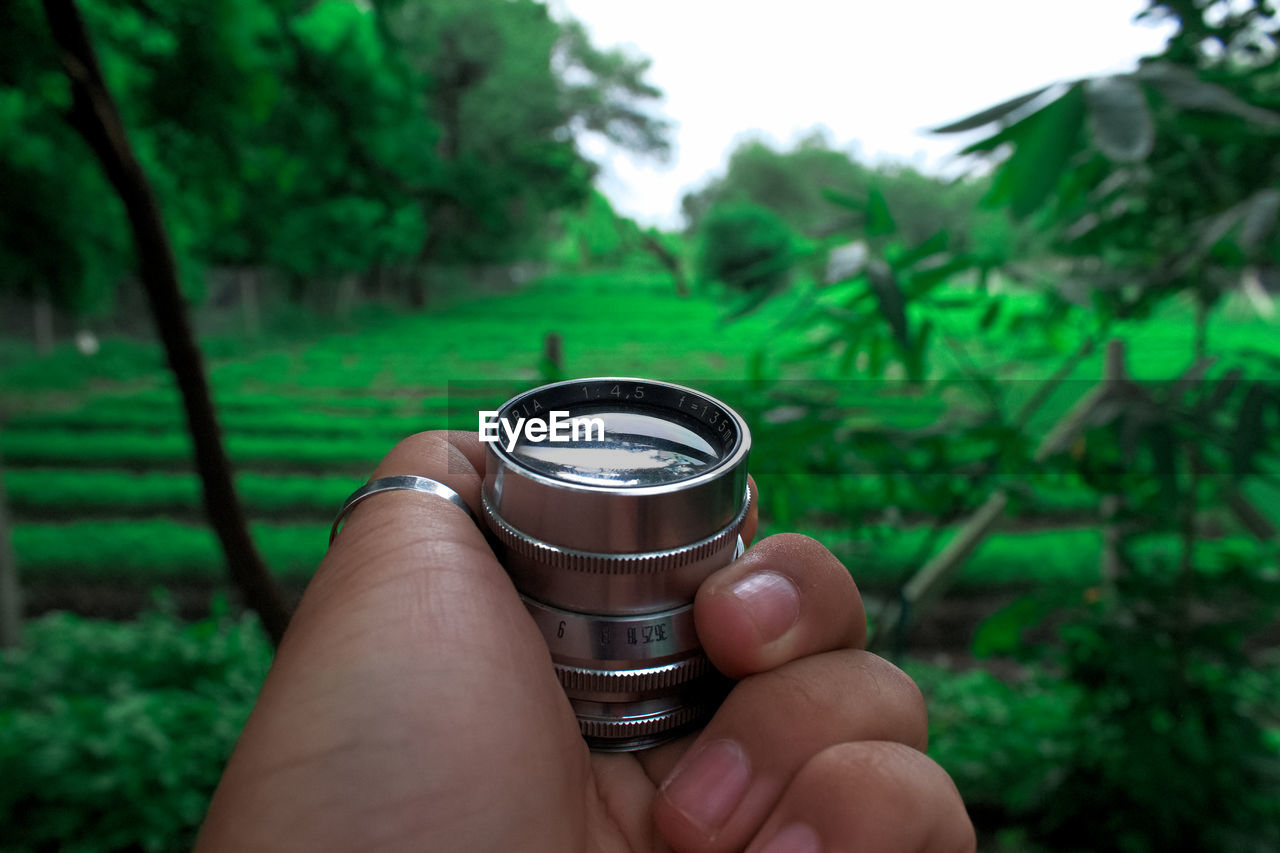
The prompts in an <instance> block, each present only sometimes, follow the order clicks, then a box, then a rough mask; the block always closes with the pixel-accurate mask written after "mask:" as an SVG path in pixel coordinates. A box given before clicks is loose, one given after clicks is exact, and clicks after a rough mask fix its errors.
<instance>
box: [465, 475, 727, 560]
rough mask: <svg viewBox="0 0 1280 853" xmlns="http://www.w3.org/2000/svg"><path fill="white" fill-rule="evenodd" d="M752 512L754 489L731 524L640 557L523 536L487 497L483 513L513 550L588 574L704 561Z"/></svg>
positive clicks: (527, 556)
mask: <svg viewBox="0 0 1280 853" xmlns="http://www.w3.org/2000/svg"><path fill="white" fill-rule="evenodd" d="M750 509H751V490H750V489H747V490H746V495H745V496H744V497H743V500H742V509H741V510H739V512H738V515H737V516H736V517H735V518H734V519H733V521H731V522H729V524H728V525H727V526H726V527H724V528H723V529H721V530H720V531H718V532H717V533H715V534H713V535H711V536H710V537H708V538H706V539H703V540H702V541H700V542H694V543H693V544H691V545H685V546H683V547H681V548H672V549H670V550H666V551H647V552H643V553H639V554H597V553H592V552H589V551H576V550H574V549H572V548H560V547H557V546H555V545H551V544H549V543H547V542H543V541H542V540H540V539H535V538H533V537H532V536H529V535H527V534H525V533H521V532H520V531H519V530H516V529H515V528H514V527H512V526H511V525H509V524H507V522H506V521H504V520H503V519H502V517H501V516H499V515H498V514H497V512H495V511H494V509H493V507H492V506H491V505H490V504H489V499H488V497H487V496H486V497H485V498H484V512H485V515H486V516H487V517H488V520H489V527H490V529H491V530H493V533H494V535H495V536H497V538H498V541H499V542H501V543H502V545H503V546H504V547H506V548H508V549H510V550H511V551H513V552H515V553H517V554H520V555H521V556H523V557H526V558H528V559H530V560H535V561H537V562H538V563H539V564H541V565H543V566H546V567H547V568H549V569H569V570H570V571H575V572H584V573H588V574H611V575H616V574H625V575H634V574H657V573H660V572H666V571H670V570H672V569H678V568H680V567H681V566H687V565H690V564H692V563H696V562H697V561H699V560H702V559H705V558H707V557H709V556H711V555H712V554H714V553H716V552H717V551H719V550H721V549H723V548H724V547H725V546H726V545H728V544H729V543H730V542H732V541H733V540H734V539H735V538H737V536H738V533H739V532H740V531H741V530H742V525H743V523H744V522H745V521H746V520H747V512H748V511H749V510H750Z"/></svg>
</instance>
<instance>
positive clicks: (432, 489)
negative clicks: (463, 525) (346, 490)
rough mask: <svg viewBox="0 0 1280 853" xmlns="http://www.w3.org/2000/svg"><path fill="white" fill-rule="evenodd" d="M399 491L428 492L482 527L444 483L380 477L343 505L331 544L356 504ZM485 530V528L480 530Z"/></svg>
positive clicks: (408, 476) (331, 531)
mask: <svg viewBox="0 0 1280 853" xmlns="http://www.w3.org/2000/svg"><path fill="white" fill-rule="evenodd" d="M397 489H409V490H410V491H414V492H426V493H427V494H429V495H436V496H438V497H442V498H444V499H445V500H447V501H448V502H449V503H451V504H453V505H454V506H456V507H457V508H458V509H460V510H462V511H463V512H465V513H466V514H467V518H470V519H471V521H472V522H473V523H474V524H475V525H476V527H480V521H479V520H478V519H477V518H476V515H475V513H474V512H472V511H471V507H469V506H467V502H466V501H464V500H463V499H462V495H460V494H458V493H457V492H455V491H454V490H453V489H451V488H449V487H448V486H446V485H445V484H444V483H439V482H436V481H435V480H432V479H431V478H430V477H418V476H415V475H413V474H397V475H396V476H394V477H379V478H378V479H376V480H370V481H369V482H367V483H365V484H364V485H363V486H361V487H360V488H358V489H356V490H355V491H354V492H352V493H351V496H350V497H349V498H347V500H346V501H345V502H344V503H343V504H342V509H340V510H338V517H337V518H335V519H334V520H333V526H332V527H330V528H329V544H330V545H332V544H333V539H334V537H335V536H337V535H338V528H339V527H340V526H341V525H342V520H343V519H344V518H346V517H347V515H348V514H350V512H351V510H353V509H355V506H356V504H358V503H360V501H362V500H364V499H365V498H367V497H369V496H370V495H376V494H378V493H379V492H393V491H396V490H397ZM480 529H481V530H483V529H484V528H480Z"/></svg>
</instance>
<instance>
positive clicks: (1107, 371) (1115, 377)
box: [1098, 339, 1128, 591]
mask: <svg viewBox="0 0 1280 853" xmlns="http://www.w3.org/2000/svg"><path fill="white" fill-rule="evenodd" d="M1127 378H1128V374H1127V373H1126V371H1125V366H1124V341H1122V340H1119V339H1116V340H1111V341H1108V342H1107V355H1106V361H1105V362H1104V363H1103V369H1102V385H1103V392H1104V393H1107V392H1109V391H1111V390H1112V389H1113V388H1115V387H1116V386H1117V385H1118V384H1119V383H1121V382H1124V381H1125V380H1126V379H1127ZM1123 510H1124V496H1123V495H1118V494H1109V495H1103V497H1102V501H1101V503H1100V504H1099V506H1098V514H1099V516H1100V518H1101V521H1102V558H1101V565H1100V566H1099V569H1100V574H1101V575H1102V586H1103V588H1104V589H1106V590H1108V591H1110V590H1114V589H1115V585H1116V581H1117V580H1119V579H1120V576H1121V575H1122V574H1123V573H1124V558H1123V557H1122V556H1121V554H1120V543H1121V542H1122V541H1123V540H1124V532H1123V529H1122V525H1121V524H1120V522H1119V521H1118V519H1119V516H1120V513H1121V512H1122V511H1123Z"/></svg>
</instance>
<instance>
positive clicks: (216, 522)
mask: <svg viewBox="0 0 1280 853" xmlns="http://www.w3.org/2000/svg"><path fill="white" fill-rule="evenodd" d="M44 8H45V15H46V17H47V19H48V22H49V29H50V31H51V32H52V34H53V38H54V41H55V43H56V44H57V47H58V52H59V56H58V58H59V61H60V62H61V64H62V67H63V69H64V71H65V73H66V75H67V79H68V80H69V82H70V84H71V95H72V100H71V105H70V109H69V112H68V113H67V122H68V123H69V124H70V125H71V127H73V128H74V129H75V130H76V132H77V133H78V134H79V135H80V136H81V137H83V139H84V141H85V144H87V145H88V146H89V148H90V150H91V151H92V152H93V154H94V157H95V158H96V159H97V160H98V162H99V164H100V165H101V167H102V170H103V172H104V173H105V174H106V176H107V179H108V180H109V181H110V183H111V185H112V187H113V188H114V189H115V191H116V193H117V194H118V195H119V198H120V203H121V204H122V205H123V207H124V210H125V214H126V216H127V218H128V220H129V227H130V231H131V233H132V236H133V241H134V251H135V253H136V256H137V260H138V275H139V279H140V280H141V282H142V285H143V288H144V290H145V291H146V294H147V300H148V304H149V305H150V307H151V312H152V317H153V320H154V322H155V324H156V328H157V331H158V332H159V335H160V339H161V341H162V342H163V344H164V348H165V354H166V356H167V357H168V360H169V366H170V368H171V369H172V371H173V374H174V378H175V379H176V380H177V383H178V387H179V389H180V391H181V392H182V398H183V408H184V411H185V413H186V416H187V426H188V429H189V431H190V433H191V437H192V439H193V441H194V444H195V463H196V468H197V470H198V471H199V474H200V480H201V483H202V485H203V487H204V498H205V511H206V512H207V513H208V516H209V520H210V523H211V524H212V526H213V528H214V532H215V533H216V534H217V536H218V539H219V541H220V543H221V544H222V548H223V552H224V554H225V555H226V558H227V567H228V571H229V572H230V574H231V577H232V579H233V581H235V584H236V586H237V587H238V588H239V589H240V590H241V591H242V592H243V593H244V595H245V599H246V604H247V605H248V606H249V607H250V608H252V609H253V610H254V611H255V612H256V613H257V614H258V616H259V618H260V619H261V620H262V624H263V628H264V629H265V630H266V632H267V634H268V635H269V636H270V637H271V638H272V640H273V641H274V642H276V643H279V641H280V638H281V637H282V636H283V634H284V629H285V625H286V624H287V623H288V615H289V611H288V606H287V605H286V604H285V601H284V596H283V594H282V592H281V591H280V588H279V587H278V586H277V585H276V584H275V582H274V581H273V580H272V579H271V576H270V574H268V572H267V569H266V566H265V564H264V563H263V562H262V558H261V557H260V556H259V555H258V552H257V549H256V548H255V547H254V545H253V540H252V539H251V538H250V536H249V532H248V525H247V524H246V522H245V517H244V511H243V508H242V507H241V505H240V502H239V499H238V497H237V495H236V491H235V486H234V484H233V481H232V476H231V466H230V463H229V462H228V460H227V456H226V451H225V449H224V448H223V445H222V438H221V434H220V431H219V429H218V422H217V419H216V417H215V415H214V409H213V402H212V399H211V397H210V394H209V387H208V383H207V380H206V378H205V374H204V368H203V365H202V363H201V358H200V350H199V347H198V346H197V345H196V342H195V337H194V335H193V333H192V330H191V325H190V322H189V320H188V319H187V315H186V309H185V305H184V302H183V298H182V293H181V290H180V287H179V284H178V270H177V264H176V262H175V259H174V255H173V252H172V250H171V249H170V247H169V240H168V235H167V233H166V231H165V227H164V222H163V221H162V219H161V214H160V208H159V206H158V204H157V202H156V199H155V196H154V194H153V193H152V191H151V186H150V183H149V182H148V180H147V176H146V174H145V173H144V172H143V170H142V167H141V165H140V164H139V163H138V161H137V159H136V158H135V157H134V155H133V151H132V148H131V147H130V144H129V139H128V135H127V133H126V131H125V127H124V124H123V122H122V121H121V119H120V114H119V112H118V110H117V109H116V106H115V103H114V101H113V100H112V98H111V94H110V92H109V91H108V89H107V85H106V81H105V80H104V79H103V76H102V70H101V68H100V66H99V65H98V60H97V57H96V55H95V54H94V50H93V46H92V43H91V42H90V40H89V34H88V31H87V30H86V28H85V26H84V21H83V19H82V18H81V17H80V13H79V10H78V9H77V8H76V6H75V3H74V0H44Z"/></svg>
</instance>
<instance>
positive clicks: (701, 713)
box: [578, 703, 715, 750]
mask: <svg viewBox="0 0 1280 853" xmlns="http://www.w3.org/2000/svg"><path fill="white" fill-rule="evenodd" d="M714 711H715V706H714V705H712V704H709V703H708V704H703V705H693V706H688V705H686V706H684V707H680V708H674V709H672V710H670V711H665V712H663V713H660V714H653V715H651V716H648V717H640V718H636V717H632V718H626V717H618V718H615V719H607V718H603V717H589V716H586V715H584V714H581V713H579V714H578V729H579V730H580V731H581V732H582V735H583V737H586V738H590V739H592V740H593V741H594V740H596V739H599V740H600V741H605V742H604V743H593V744H592V746H593V747H594V748H604V749H608V748H609V747H610V744H609V743H608V741H625V740H630V739H634V738H646V737H652V736H653V735H662V734H667V733H669V732H671V731H672V730H673V729H679V728H681V727H683V726H688V725H691V724H693V723H697V722H701V721H702V720H704V719H706V718H707V717H710V716H711V714H712V713H713V712H714ZM612 748H614V749H619V750H621V749H630V748H633V747H632V746H631V745H629V744H627V743H625V742H619V743H616V744H614V745H613V747H612Z"/></svg>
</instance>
